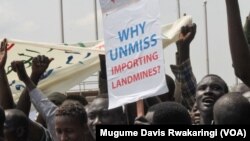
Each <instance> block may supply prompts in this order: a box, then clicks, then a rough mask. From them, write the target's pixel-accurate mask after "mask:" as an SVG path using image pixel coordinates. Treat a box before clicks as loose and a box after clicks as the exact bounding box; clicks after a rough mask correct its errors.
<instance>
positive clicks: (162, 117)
mask: <svg viewBox="0 0 250 141" xmlns="http://www.w3.org/2000/svg"><path fill="white" fill-rule="evenodd" d="M149 112H152V113H153V117H152V121H150V122H151V124H184V125H191V124H192V121H191V117H190V115H189V113H188V110H187V109H186V108H185V107H184V106H182V105H181V104H179V103H176V102H162V103H159V104H156V105H154V106H152V107H150V108H149V109H148V113H149Z"/></svg>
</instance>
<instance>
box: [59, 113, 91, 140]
mask: <svg viewBox="0 0 250 141" xmlns="http://www.w3.org/2000/svg"><path fill="white" fill-rule="evenodd" d="M55 129H56V135H57V138H58V140H59V141H84V137H85V132H86V130H87V129H86V126H85V127H83V126H82V125H81V124H80V122H79V121H77V120H76V119H74V118H72V117H70V116H56V117H55Z"/></svg>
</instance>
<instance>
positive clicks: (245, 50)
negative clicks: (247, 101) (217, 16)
mask: <svg viewBox="0 0 250 141" xmlns="http://www.w3.org/2000/svg"><path fill="white" fill-rule="evenodd" d="M226 7H227V22H228V32H229V44H230V51H231V56H232V61H233V67H234V71H235V75H236V76H237V77H239V78H240V79H241V80H242V81H243V82H244V83H245V84H246V85H248V86H250V72H249V70H250V64H249V61H250V52H249V47H248V43H247V40H246V37H245V35H244V32H243V28H242V23H241V18H240V9H239V3H238V0H226Z"/></svg>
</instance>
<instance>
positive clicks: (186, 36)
mask: <svg viewBox="0 0 250 141" xmlns="http://www.w3.org/2000/svg"><path fill="white" fill-rule="evenodd" d="M195 34H196V24H195V23H193V24H192V25H187V26H183V27H182V28H181V33H180V39H179V40H178V41H177V44H181V45H182V46H183V45H184V46H189V45H190V43H191V42H192V40H193V39H194V36H195Z"/></svg>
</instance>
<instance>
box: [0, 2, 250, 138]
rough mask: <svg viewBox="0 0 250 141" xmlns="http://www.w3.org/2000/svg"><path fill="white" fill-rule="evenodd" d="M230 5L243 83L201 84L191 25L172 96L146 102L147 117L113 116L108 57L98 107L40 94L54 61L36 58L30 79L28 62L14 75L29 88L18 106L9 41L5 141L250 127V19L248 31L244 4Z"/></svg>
mask: <svg viewBox="0 0 250 141" xmlns="http://www.w3.org/2000/svg"><path fill="white" fill-rule="evenodd" d="M225 2H226V7H227V17H228V18H227V19H228V31H229V42H230V51H231V56H232V61H233V68H234V70H235V75H236V76H237V77H238V78H240V79H241V80H242V82H243V83H242V84H239V85H236V86H234V87H233V88H232V89H229V87H228V85H227V83H226V82H225V81H224V80H223V78H221V77H220V76H218V75H216V74H208V75H206V76H204V77H203V78H202V79H201V80H200V81H199V82H197V80H196V78H195V74H194V73H193V71H192V65H191V59H190V56H189V55H190V50H191V48H190V45H191V43H192V41H193V40H194V39H195V35H196V28H197V26H196V24H195V23H193V24H191V25H186V26H183V27H182V28H181V29H180V30H181V32H180V38H179V40H178V41H177V42H176V46H177V53H176V64H175V65H171V66H170V67H171V70H172V72H173V74H174V76H175V78H171V77H170V76H169V75H166V83H167V86H168V88H169V92H168V93H164V94H162V95H159V96H155V97H151V98H147V99H144V102H143V104H144V111H145V115H139V116H138V115H137V111H136V103H131V104H127V105H124V106H123V107H118V108H115V109H111V110H108V104H109V100H108V89H107V73H106V65H105V56H104V55H99V59H100V68H101V69H100V72H99V93H98V96H97V97H96V98H95V99H94V100H93V101H87V100H86V98H85V97H83V96H80V95H79V96H78V95H73V96H72V95H70V96H66V95H64V94H61V93H58V92H55V93H53V94H50V95H49V96H48V97H47V96H46V95H45V94H44V93H43V92H42V91H41V90H39V89H38V88H37V84H38V83H39V80H40V77H41V75H42V74H43V73H44V72H45V71H46V69H47V68H48V66H49V65H50V63H51V62H52V61H53V58H48V57H46V56H45V55H39V56H37V57H34V58H33V60H32V72H31V74H30V76H29V75H28V74H27V72H26V70H25V66H24V62H23V61H21V60H16V61H13V62H12V63H11V67H12V69H13V70H14V71H15V72H16V73H17V77H18V78H19V79H20V80H21V81H22V82H23V83H24V84H25V86H26V88H25V89H24V91H23V92H22V94H21V96H20V98H19V100H18V102H17V103H15V102H14V100H13V97H12V93H11V90H10V87H9V84H8V78H7V75H6V71H5V69H4V68H5V65H6V60H7V55H8V54H7V44H8V41H7V39H4V40H3V41H2V42H1V47H0V105H1V106H0V141H5V140H8V141H28V140H31V141H69V140H70V141H92V140H96V125H99V124H104V125H107V124H108V125H111V124H117V125H118V124H119V125H166V124H173V125H179V124H182V125H183V124H184V125H212V124H215V125H221V124H222V125H225V124H250V73H249V72H248V70H250V64H248V60H250V50H249V47H250V38H249V37H250V14H249V15H248V16H247V20H246V24H245V26H244V27H243V26H242V23H241V18H240V9H239V4H238V0H225ZM9 55H11V54H9ZM17 59H18V58H17ZM31 104H33V105H34V107H35V108H36V110H37V111H38V113H39V116H38V117H37V120H36V121H33V120H31V119H29V112H30V107H31Z"/></svg>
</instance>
